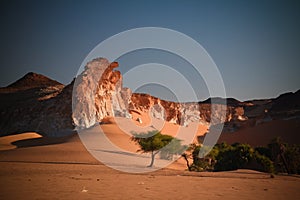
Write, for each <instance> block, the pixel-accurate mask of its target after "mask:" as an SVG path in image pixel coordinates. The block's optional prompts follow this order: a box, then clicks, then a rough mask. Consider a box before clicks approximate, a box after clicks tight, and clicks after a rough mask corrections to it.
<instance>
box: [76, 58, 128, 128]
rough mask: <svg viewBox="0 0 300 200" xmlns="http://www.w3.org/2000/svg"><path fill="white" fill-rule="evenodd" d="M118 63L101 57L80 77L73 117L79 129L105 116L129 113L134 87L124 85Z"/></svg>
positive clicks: (121, 115) (88, 66)
mask: <svg viewBox="0 0 300 200" xmlns="http://www.w3.org/2000/svg"><path fill="white" fill-rule="evenodd" d="M116 67H118V63H116V62H113V63H109V61H108V60H107V59H104V58H98V59H94V60H93V61H91V62H89V63H88V64H87V65H86V66H85V69H84V71H83V72H82V73H81V74H80V75H79V76H78V77H77V79H76V81H75V84H74V90H73V120H74V123H75V125H76V127H77V128H78V129H83V128H89V127H91V126H93V125H95V124H96V123H98V122H101V120H102V119H104V118H105V117H114V116H119V117H130V114H129V112H128V103H129V97H130V95H131V91H130V90H129V89H127V88H123V87H122V76H121V73H120V72H119V71H116V70H114V68H116Z"/></svg>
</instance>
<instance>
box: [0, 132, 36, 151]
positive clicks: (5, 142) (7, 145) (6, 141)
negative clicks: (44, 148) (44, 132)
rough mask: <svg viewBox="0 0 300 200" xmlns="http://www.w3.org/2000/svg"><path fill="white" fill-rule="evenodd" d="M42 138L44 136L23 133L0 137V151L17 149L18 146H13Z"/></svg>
mask: <svg viewBox="0 0 300 200" xmlns="http://www.w3.org/2000/svg"><path fill="white" fill-rule="evenodd" d="M41 137H42V136H41V135H39V134H37V133H22V134H17V135H9V136H4V137H0V151H3V150H9V149H15V148H17V146H16V145H14V144H13V143H14V142H17V141H21V140H26V139H34V138H41Z"/></svg>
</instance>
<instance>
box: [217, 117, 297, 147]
mask: <svg viewBox="0 0 300 200" xmlns="http://www.w3.org/2000/svg"><path fill="white" fill-rule="evenodd" d="M275 137H281V138H282V140H283V141H284V142H287V143H289V144H300V123H299V119H294V120H275V121H270V122H265V123H262V124H259V125H257V126H254V127H248V128H244V129H241V130H238V131H236V132H234V133H222V134H221V137H220V138H219V141H218V142H223V141H226V142H227V143H229V144H232V143H235V142H239V143H247V144H250V145H251V146H264V145H267V144H268V143H270V141H271V140H272V139H274V138H275Z"/></svg>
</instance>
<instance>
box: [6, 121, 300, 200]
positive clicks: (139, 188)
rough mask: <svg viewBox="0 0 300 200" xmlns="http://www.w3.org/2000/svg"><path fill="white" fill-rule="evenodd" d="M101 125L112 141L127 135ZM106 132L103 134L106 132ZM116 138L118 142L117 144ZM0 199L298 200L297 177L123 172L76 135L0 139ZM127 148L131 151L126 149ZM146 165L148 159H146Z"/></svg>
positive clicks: (173, 169) (175, 168)
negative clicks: (103, 160)
mask: <svg viewBox="0 0 300 200" xmlns="http://www.w3.org/2000/svg"><path fill="white" fill-rule="evenodd" d="M109 126H110V125H104V126H103V129H107V130H110V131H112V132H114V133H108V135H107V136H108V137H109V138H111V140H112V141H114V140H115V141H116V143H118V142H119V144H120V145H119V146H122V145H123V143H122V142H121V140H122V138H123V139H124V140H125V139H126V138H127V139H128V136H124V135H123V136H120V135H114V134H117V133H118V131H117V130H116V128H115V129H113V128H112V127H109ZM108 132H109V131H108ZM118 139H119V140H118ZM0 147H1V148H0V149H1V151H0V177H1V182H0V190H1V192H0V199H131V200H133V199H196V198H199V199H200V198H201V199H258V198H260V199H272V200H273V199H299V197H300V177H298V176H287V175H276V176H275V178H270V175H269V174H266V173H260V172H256V171H251V170H238V171H229V172H201V173H197V172H188V171H186V170H184V168H185V166H184V163H182V162H181V161H178V162H175V163H173V164H171V165H170V166H168V167H166V168H164V169H160V170H158V171H154V172H149V173H141V174H136V173H125V172H120V171H117V170H115V169H111V168H109V167H107V166H105V165H104V164H102V163H100V162H99V161H97V160H96V159H95V158H94V157H93V156H91V154H90V153H89V152H88V151H87V150H86V148H85V147H84V145H83V144H82V142H81V140H80V139H79V137H78V135H74V136H72V137H64V138H45V137H40V136H39V135H38V134H36V133H24V134H19V135H14V136H6V137H1V138H0ZM128 150H135V147H134V146H131V147H130V146H129V147H128ZM147 162H149V160H148V159H147Z"/></svg>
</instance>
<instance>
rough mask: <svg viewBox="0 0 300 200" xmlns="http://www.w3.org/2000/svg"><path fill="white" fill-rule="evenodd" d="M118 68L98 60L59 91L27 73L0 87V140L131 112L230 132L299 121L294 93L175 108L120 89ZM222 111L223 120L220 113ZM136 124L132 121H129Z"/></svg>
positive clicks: (52, 132) (59, 131)
mask: <svg viewBox="0 0 300 200" xmlns="http://www.w3.org/2000/svg"><path fill="white" fill-rule="evenodd" d="M117 67H118V63H116V62H113V63H109V61H108V60H106V59H104V58H98V59H94V60H93V61H91V62H89V63H87V65H86V67H85V69H84V71H83V72H82V73H81V74H80V75H79V76H78V77H77V78H76V79H75V80H73V81H72V82H71V83H70V84H69V85H67V86H64V85H62V84H60V83H58V82H57V81H54V80H51V79H49V78H47V77H45V76H43V75H39V74H34V73H29V74H27V75H25V76H24V77H23V78H21V79H20V80H18V81H16V82H15V83H13V84H11V85H9V86H7V87H4V88H0V99H1V105H0V130H1V132H0V135H8V134H14V133H22V132H26V131H36V132H39V133H41V134H43V135H48V136H61V135H65V134H69V133H71V132H73V131H74V129H75V128H77V129H82V128H88V127H91V126H93V125H95V124H97V123H98V122H103V121H105V119H106V118H107V117H114V116H119V117H127V118H130V117H131V114H130V113H132V112H136V113H139V112H150V114H151V115H152V117H154V118H158V119H162V120H165V121H168V122H171V123H175V124H180V125H182V126H187V125H188V124H189V123H191V122H195V121H196V122H200V123H211V124H218V123H224V125H225V126H224V131H225V132H234V131H236V130H238V129H240V128H243V127H247V126H255V125H257V124H259V123H264V122H266V121H270V120H273V119H290V118H299V116H300V105H299V94H300V91H297V92H296V93H288V94H286V95H281V96H280V97H278V98H276V99H267V100H255V101H247V102H240V101H237V100H235V99H232V98H231V99H226V100H227V103H226V104H225V101H224V99H221V98H218V99H214V101H213V102H217V103H214V104H212V103H211V99H208V100H206V101H204V102H191V103H178V102H170V101H165V100H162V99H159V98H156V97H153V96H151V95H148V94H132V92H131V90H130V89H128V88H123V86H122V75H121V73H120V72H119V71H117V70H116V68H117ZM222 112H224V113H225V114H224V115H221V114H220V113H222ZM134 120H137V119H134Z"/></svg>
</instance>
